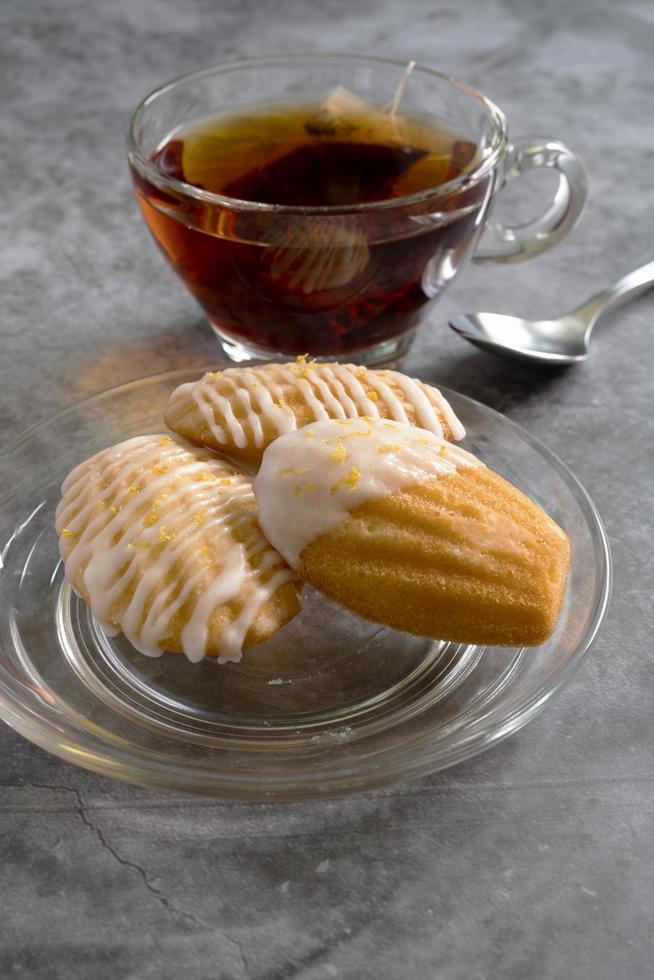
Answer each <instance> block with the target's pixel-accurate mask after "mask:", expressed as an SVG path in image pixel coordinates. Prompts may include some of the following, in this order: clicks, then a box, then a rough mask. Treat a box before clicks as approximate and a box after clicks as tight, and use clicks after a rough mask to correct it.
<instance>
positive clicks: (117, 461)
mask: <svg viewBox="0 0 654 980" xmlns="http://www.w3.org/2000/svg"><path fill="white" fill-rule="evenodd" d="M56 529H57V532H58V534H59V535H60V538H59V550H60V553H61V557H62V558H63V560H64V562H65V568H66V577H67V578H68V580H69V581H70V582H71V583H72V585H73V587H74V588H75V590H76V591H77V592H78V593H79V594H80V595H81V596H82V598H84V599H85V600H86V601H87V602H88V603H89V604H90V606H91V610H92V612H93V615H94V616H95V618H96V619H97V620H98V622H99V623H100V624H101V625H103V626H104V627H106V628H108V629H112V630H122V632H123V633H124V634H125V636H126V637H127V638H128V640H129V641H130V642H131V643H132V645H133V646H134V647H136V649H137V650H140V651H141V652H142V653H146V654H149V655H151V656H158V655H159V654H160V653H162V652H163V651H164V650H171V651H177V652H183V653H185V654H186V656H187V657H188V659H189V660H191V661H194V662H195V661H198V660H201V659H202V657H204V656H217V657H219V658H221V659H223V660H239V659H240V658H241V651H242V648H243V647H244V646H248V645H250V644H254V643H260V642H262V641H263V640H266V639H267V638H268V637H269V636H271V635H272V634H273V633H274V632H275V631H276V630H277V629H279V628H280V627H281V626H283V625H284V623H286V622H287V621H288V620H289V619H291V618H292V617H293V616H294V615H295V614H296V613H297V612H298V611H299V603H298V596H297V588H296V576H295V574H294V573H293V572H292V571H291V569H290V568H289V567H288V565H287V564H286V562H285V561H284V559H283V558H282V557H281V555H280V554H279V553H278V552H277V551H275V549H274V548H273V547H272V546H271V545H270V544H269V543H268V541H267V540H266V539H265V538H264V536H263V534H262V533H261V530H260V528H259V525H258V522H257V508H256V502H255V499H254V494H253V491H252V483H251V481H250V480H249V478H247V477H245V476H243V475H242V474H240V473H238V472H237V471H236V470H235V469H234V467H233V466H231V465H230V464H229V463H227V462H226V461H225V460H221V459H218V458H217V457H215V456H214V455H213V454H211V453H209V452H208V451H206V450H204V449H199V448H197V447H195V446H191V445H189V444H187V443H185V442H184V440H182V439H178V438H175V439H171V438H170V437H169V436H162V435H149V436H139V437H137V438H135V439H129V440H127V441H126V442H122V443H120V444H119V445H117V446H113V447H111V448H110V449H105V450H103V451H102V452H99V453H97V454H96V455H95V456H93V457H92V458H91V459H89V460H87V461H86V462H84V463H81V464H80V465H79V466H78V467H76V468H75V469H74V470H73V471H72V473H70V474H69V476H68V477H67V478H66V480H65V481H64V483H63V486H62V499H61V501H60V503H59V506H58V507H57V514H56Z"/></svg>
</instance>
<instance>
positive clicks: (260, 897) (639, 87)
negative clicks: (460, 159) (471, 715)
mask: <svg viewBox="0 0 654 980" xmlns="http://www.w3.org/2000/svg"><path fill="white" fill-rule="evenodd" d="M320 49H324V50H330V49H338V50H346V51H363V52H367V51H374V52H377V53H385V54H389V55H399V56H405V57H407V58H409V57H413V58H417V59H419V60H422V61H424V62H425V63H427V64H431V65H434V66H436V67H440V68H442V69H444V70H446V71H449V72H451V73H454V74H456V75H458V76H461V77H463V78H465V79H467V80H468V81H470V82H472V83H474V84H477V85H479V86H480V87H481V88H482V89H483V90H484V91H486V92H487V94H488V95H490V96H491V97H493V98H494V99H495V100H496V101H497V102H499V104H500V105H501V106H502V107H503V108H504V109H505V110H506V112H507V113H508V115H509V118H510V122H511V128H512V131H513V132H514V133H516V134H521V133H522V134H524V133H533V132H539V133H546V134H554V135H557V136H559V137H561V138H563V139H565V140H567V141H569V142H570V143H571V145H573V146H574V147H575V148H576V149H578V150H579V151H580V152H581V154H582V155H583V156H584V158H585V161H586V163H587V167H588V172H589V179H590V192H591V200H590V205H589V208H588V212H587V215H586V217H585V219H584V221H583V223H582V224H581V225H580V226H579V228H578V229H577V230H576V231H575V232H574V234H573V235H572V236H571V237H570V238H569V239H568V241H567V242H566V243H565V244H563V245H561V246H560V247H559V248H558V249H556V250H555V251H553V252H552V253H551V254H548V255H546V256H544V257H542V258H539V259H537V260H535V261H534V262H533V263H532V264H525V265H523V266H520V267H518V266H515V267H513V268H504V269H499V268H495V269H490V268H484V269H482V268H480V267H477V268H470V269H469V270H468V271H467V274H466V275H465V276H464V277H463V278H462V279H461V280H460V281H459V282H457V283H456V284H455V286H454V287H453V288H452V290H451V292H449V293H448V294H447V295H446V296H445V297H444V298H443V299H442V301H441V304H440V307H439V308H438V309H437V310H436V311H435V314H434V318H433V327H432V329H430V330H428V331H426V332H424V333H423V335H422V337H421V339H420V341H419V343H418V344H417V346H416V347H415V349H414V351H413V353H412V355H411V358H410V360H409V362H408V365H407V366H408V368H412V367H413V368H416V369H417V368H419V369H420V370H421V372H422V373H423V374H426V375H429V376H432V377H433V378H437V379H439V380H441V381H442V382H443V383H445V384H448V385H450V386H452V387H456V388H459V389H460V390H462V391H464V392H465V393H467V394H470V395H472V396H474V397H476V398H479V399H481V400H482V401H485V402H487V403H488V404H490V405H492V406H493V407H495V408H498V409H500V410H501V411H503V412H505V413H507V414H508V415H509V416H510V417H511V418H512V419H515V420H516V421H518V422H519V423H521V424H523V425H524V426H526V427H527V428H528V429H529V430H530V431H531V432H533V433H534V434H536V435H538V436H539V437H541V438H542V439H544V440H545V441H546V442H547V443H548V445H549V446H550V447H551V448H552V449H553V450H554V451H555V452H556V453H558V454H559V455H560V456H561V457H562V458H563V459H564V460H565V461H566V462H567V463H568V464H569V465H570V466H571V467H572V468H573V470H574V471H575V472H576V473H577V475H578V476H579V478H580V479H581V480H582V482H583V483H584V484H585V485H586V487H587V488H588V490H589V491H590V493H591V495H592V496H593V497H594V499H595V501H596V503H597V506H598V508H599V510H600V512H601V514H602V516H603V518H604V521H605V523H606V526H607V529H608V532H609V535H610V539H611V543H612V548H613V556H614V561H615V580H616V587H615V594H614V600H613V604H612V609H611V613H610V616H609V619H608V622H607V624H606V627H605V629H604V630H603V633H602V636H601V638H600V640H599V642H598V644H597V646H596V648H595V651H594V653H593V655H592V656H591V658H590V659H589V660H588V661H587V662H586V664H585V665H584V667H583V668H582V669H581V670H580V671H579V672H578V674H577V675H576V676H575V678H574V680H573V682H572V683H571V684H570V686H569V687H568V688H567V689H566V690H565V691H564V692H563V693H562V694H561V695H560V696H559V698H558V699H557V700H555V701H554V702H553V703H552V704H551V705H550V706H549V707H548V709H547V711H546V712H544V713H543V714H542V715H541V716H540V717H539V718H538V719H537V720H536V721H534V722H533V723H532V724H531V725H530V726H529V727H528V728H526V729H525V730H524V731H523V732H521V733H520V734H519V735H517V736H516V737H514V738H512V739H510V740H508V741H507V742H506V743H504V744H503V745H501V746H500V747H498V748H496V749H494V750H493V751H491V752H488V753H486V754H485V755H483V756H480V757H478V758H477V759H475V760H474V761H472V762H469V763H467V764H464V765H460V766H458V767H456V768H453V769H451V770H449V771H447V772H445V773H442V774H440V775H436V776H433V777H431V778H427V779H423V780H421V781H418V782H416V783H412V784H404V785H399V786H397V787H395V788H393V789H390V790H388V791H385V792H376V793H370V794H367V795H364V796H360V797H356V798H350V799H345V800H338V801H331V802H315V803H307V804H293V805H288V806H268V805H236V804H222V803H218V802H210V801H206V800H201V799H200V800H196V799H192V798H184V797H177V796H173V795H168V794H165V793H159V792H151V791H148V790H145V789H138V788H134V787H129V786H126V785H121V784H118V783H113V782H111V781H109V780H106V779H102V778H99V777H96V776H94V775H91V774H89V773H87V772H84V771H82V770H80V769H76V768H73V767H72V766H70V765H68V764H65V763H63V762H60V761H59V760H57V759H56V758H54V757H51V756H49V755H47V754H46V753H45V752H42V751H40V750H38V749H36V748H34V747H33V746H31V745H30V744H28V743H27V742H26V741H24V740H23V739H22V738H20V737H19V736H18V735H16V734H14V733H13V732H12V731H11V730H10V729H8V728H5V727H3V728H2V731H1V732H0V737H1V740H2V747H1V757H2V763H1V770H2V776H1V780H2V784H3V785H2V790H1V796H0V851H1V852H2V878H3V885H2V899H1V905H0V934H1V935H2V941H1V943H0V977H2V978H3V980H10V978H11V980H13V978H29V980H60V978H61V980H63V978H65V980H88V978H91V977H92V978H93V980H149V978H152V980H173V978H174V980H178V978H180V977H189V978H193V980H232V978H234V980H241V978H247V980H287V978H291V977H293V978H298V980H299V978H301V980H318V978H330V977H338V978H347V980H396V978H397V980H423V978H424V980H526V978H548V980H549V978H552V980H563V978H565V980H577V978H583V980H586V978H588V980H591V978H592V980H618V978H620V980H643V978H645V977H648V976H651V975H652V972H653V969H654V945H653V944H654V869H653V863H652V859H653V857H654V834H653V830H654V770H653V763H652V759H653V758H654V722H653V712H652V699H653V697H654V672H653V671H652V612H651V604H652V598H651V594H652V562H651V559H652V531H653V524H652V477H653V476H654V467H653V465H652V455H651V453H652V448H653V441H652V435H653V432H652V418H653V417H654V386H653V384H652V379H651V374H652V363H653V361H654V331H653V330H652V321H653V319H654V295H652V296H649V297H648V296H645V297H644V298H642V299H641V300H639V301H638V302H637V303H635V304H634V305H633V306H631V307H629V308H628V309H625V310H624V311H622V312H620V313H619V314H615V315H614V316H612V317H611V318H610V319H609V320H608V321H607V322H606V323H605V325H604V326H603V327H602V328H601V329H600V330H599V331H598V335H597V338H596V341H595V346H594V349H593V352H592V357H591V359H590V360H589V361H588V362H587V363H586V364H584V365H582V366H580V367H578V368H575V369H573V370H570V371H568V372H562V373H554V374H546V373H540V372H537V371H530V370H526V369H523V368H519V367H516V366H512V365H509V364H504V363H501V362H499V361H495V360H492V359H490V358H489V357H487V356H486V355H484V354H482V353H481V352H476V351H475V350H473V349H472V348H468V347H466V346H464V345H463V343H462V342H461V341H459V340H458V339H457V338H456V337H454V336H450V333H449V331H448V330H447V328H446V327H445V323H446V318H447V314H448V313H449V312H454V311H456V310H458V309H461V308H472V309H475V308H488V309H499V310H502V309H504V310H506V311H514V312H520V313H524V314H534V315H539V314H541V315H544V314H547V313H550V312H556V311H557V310H561V309H564V308H565V307H566V305H567V304H572V303H574V302H575V301H577V300H579V299H581V298H583V297H584V295H585V294H587V293H589V292H590V291H592V290H594V289H595V288H596V287H599V286H601V285H603V284H604V283H605V282H608V281H610V280H611V279H612V278H614V277H616V276H618V275H619V274H621V273H623V272H625V271H627V270H628V269H629V268H630V267H632V266H634V265H636V264H638V263H640V262H641V261H643V260H645V259H651V258H652V251H653V245H652V217H653V215H652V211H653V209H654V182H653V181H652V167H653V164H654V130H653V129H652V107H653V105H654V61H653V59H652V51H654V8H653V6H652V4H651V3H649V2H647V0H640V2H638V0H626V2H624V3H621V4H620V5H619V6H618V5H617V4H615V3H612V2H607V0H597V2H593V0H584V2H574V0H540V2H535V0H503V2H500V0H473V2H465V0H463V2H462V0H428V2H427V0H424V2H423V0H405V2H393V0H362V2H360V3H358V2H356V0H323V2H322V3H320V4H315V5H314V4H310V3H302V2H301V0H278V2H276V3H272V2H266V0H259V2H256V3H255V2H252V0H239V2H234V0H215V2H211V0H189V2H184V3H183V2H181V0H175V2H173V0H113V2H111V3H103V2H101V0H64V2H59V3H58V2H56V0H50V2H47V0H23V2H18V0H9V2H8V3H7V2H6V3H4V4H3V5H2V6H1V7H0V71H1V72H2V76H3V82H2V93H3V94H2V103H1V106H0V118H1V124H0V125H1V129H0V132H1V135H2V144H1V146H2V150H1V154H0V155H1V159H2V163H1V175H2V184H3V190H4V195H3V205H2V208H1V209H0V224H1V225H2V232H3V233H2V236H1V239H0V253H1V258H0V277H1V279H2V292H1V295H2V306H1V317H2V320H1V323H2V327H1V329H2V349H1V350H2V354H1V360H2V362H1V366H0V433H1V437H2V441H9V440H10V439H11V438H13V436H14V434H15V433H16V432H17V431H18V430H19V429H21V428H23V427H24V426H26V425H29V424H31V423H33V422H35V421H36V420H38V419H39V418H41V417H42V416H44V415H47V414H49V413H51V412H52V411H54V410H55V409H58V408H60V407H62V406H65V405H68V404H70V403H72V402H74V401H76V400H77V399H79V398H80V397H82V396H84V395H86V394H88V393H90V392H93V391H96V390H98V389H100V388H103V387H106V386H107V385H111V384H115V383H118V382H121V381H123V380H126V379H128V378H132V377H135V376H138V375H139V374H144V373H150V372H153V371H156V370H158V369H165V368H169V367H174V366H183V365H190V364H201V363H202V362H204V361H207V360H210V359H213V358H215V354H216V351H215V345H214V341H213V339H212V337H211V336H210V333H209V331H208V329H207V328H206V327H205V326H204V325H203V323H202V321H201V318H200V316H199V314H198V310H197V309H196V308H195V306H194V304H193V302H192V301H191V299H190V298H189V297H188V296H187V295H186V293H185V292H184V291H183V289H182V288H181V286H179V285H178V284H177V283H176V282H175V281H174V280H173V278H172V277H171V275H170V274H169V273H168V271H167V270H166V269H165V268H164V265H163V262H162V260H161V259H160V257H159V255H158V254H157V252H156V250H155V248H154V246H153V245H152V243H151V242H150V241H149V239H148V236H147V234H146V231H145V229H144V227H143V226H142V223H141V219H140V217H139V215H138V213H137V209H136V206H135V203H134V200H133V198H132V192H131V188H130V184H129V180H128V175H127V171H126V167H125V164H124V157H123V131H124V127H125V124H126V121H127V118H128V115H129V112H130V110H131V108H132V107H133V105H134V104H135V102H136V101H137V100H138V99H139V98H140V97H141V96H142V95H143V93H144V92H146V91H147V90H149V89H150V88H152V87H153V86H154V85H155V84H156V83H158V82H159V81H161V80H162V79H165V78H168V77H172V76H174V75H176V74H178V73H180V72H182V71H186V70H189V69H191V68H194V67H196V66H199V65H204V64H207V63H211V62H213V61H219V60H223V59H234V58H237V57H240V56H248V55H255V54H259V53H263V52H275V51H277V52H284V51H296V50H320Z"/></svg>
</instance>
